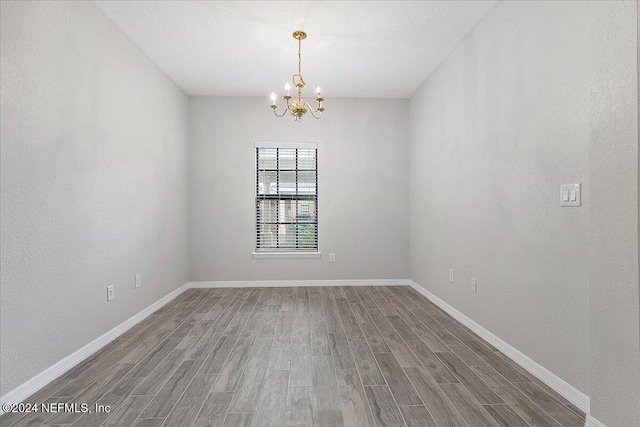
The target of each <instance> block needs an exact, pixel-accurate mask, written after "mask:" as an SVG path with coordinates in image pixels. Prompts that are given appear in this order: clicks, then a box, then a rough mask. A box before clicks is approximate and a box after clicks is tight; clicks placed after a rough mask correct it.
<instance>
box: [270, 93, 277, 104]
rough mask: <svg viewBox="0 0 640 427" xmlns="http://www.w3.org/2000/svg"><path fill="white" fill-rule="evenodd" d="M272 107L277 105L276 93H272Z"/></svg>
mask: <svg viewBox="0 0 640 427" xmlns="http://www.w3.org/2000/svg"><path fill="white" fill-rule="evenodd" d="M271 105H276V93H275V92H271Z"/></svg>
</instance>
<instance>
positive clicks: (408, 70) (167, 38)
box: [96, 0, 495, 98]
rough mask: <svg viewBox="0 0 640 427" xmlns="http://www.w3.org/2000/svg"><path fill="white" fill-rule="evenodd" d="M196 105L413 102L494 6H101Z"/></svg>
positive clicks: (102, 3) (411, 3) (242, 3)
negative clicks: (267, 99) (295, 88)
mask: <svg viewBox="0 0 640 427" xmlns="http://www.w3.org/2000/svg"><path fill="white" fill-rule="evenodd" d="M96 3H97V4H98V6H99V7H100V8H101V9H102V10H104V12H105V13H106V14H107V15H108V16H109V17H110V18H111V19H112V20H113V21H114V22H115V23H116V24H117V25H118V26H119V27H120V28H122V30H124V32H125V33H127V34H128V35H129V37H131V39H132V40H133V41H134V42H135V43H136V44H137V45H138V46H139V47H140V48H141V49H142V50H143V51H144V52H145V53H146V54H147V55H149V57H151V59H153V60H154V61H155V62H156V63H157V64H158V65H159V66H160V67H161V68H162V69H163V70H164V71H165V72H166V73H167V74H168V75H169V76H170V77H171V78H172V79H173V80H174V81H175V82H176V83H177V84H178V85H179V86H180V87H182V88H183V89H184V90H185V91H186V92H187V93H188V94H189V95H216V96H256V95H257V96H268V95H269V94H270V93H271V91H272V90H275V91H276V92H278V93H279V95H282V92H283V87H284V83H285V81H287V80H290V79H291V76H292V75H293V74H294V73H295V72H296V67H297V41H296V40H295V39H293V37H291V33H292V32H293V31H294V30H298V29H301V30H304V31H306V32H307V34H308V35H309V36H308V38H307V39H306V40H304V41H303V42H302V74H303V75H304V77H305V81H306V82H307V85H308V86H307V90H306V93H307V94H308V95H311V94H312V92H313V88H314V87H315V85H316V84H319V85H320V86H321V87H322V94H323V96H324V97H326V98H330V97H356V98H408V97H410V96H411V94H412V93H413V92H414V91H415V90H416V89H417V88H418V87H419V86H420V84H421V83H422V82H423V81H424V80H425V79H426V78H427V76H428V75H429V74H430V73H431V72H432V71H433V70H434V69H435V68H436V67H437V66H438V64H439V63H440V62H441V61H442V60H443V59H444V58H446V57H447V55H449V53H451V51H452V50H453V49H454V48H455V46H456V45H457V44H458V42H459V41H460V39H462V37H464V36H465V35H466V34H467V33H468V32H469V31H470V30H471V28H472V27H473V26H474V25H475V23H476V22H477V21H478V20H479V19H480V18H481V17H482V15H484V13H485V12H486V11H487V10H488V9H489V8H490V7H491V6H492V5H493V4H494V3H495V0H492V1H477V0H469V1H404V2H403V1H304V2H301V1H267V2H251V1H233V2H229V1H215V2H214V1H101V0H98V1H96Z"/></svg>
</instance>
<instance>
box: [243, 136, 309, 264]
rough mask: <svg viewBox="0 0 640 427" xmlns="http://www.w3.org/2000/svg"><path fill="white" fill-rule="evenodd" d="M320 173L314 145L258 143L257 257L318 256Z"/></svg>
mask: <svg viewBox="0 0 640 427" xmlns="http://www.w3.org/2000/svg"><path fill="white" fill-rule="evenodd" d="M317 171H318V149H317V144H315V143H298V144H284V143H282V144H273V143H256V251H255V254H257V255H259V254H260V253H289V254H291V253H297V254H304V253H307V254H311V253H313V254H318V174H317ZM255 254H254V255H255Z"/></svg>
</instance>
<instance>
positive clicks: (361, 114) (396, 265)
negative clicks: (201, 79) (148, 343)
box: [189, 97, 409, 281]
mask: <svg viewBox="0 0 640 427" xmlns="http://www.w3.org/2000/svg"><path fill="white" fill-rule="evenodd" d="M269 102H270V101H269V99H268V97H264V98H217V97H191V98H190V114H189V120H190V124H189V141H190V151H189V156H190V157H189V159H190V163H189V186H190V205H189V218H190V221H189V224H190V278H191V280H192V281H208V280H287V279H291V280H295V279H299V280H304V279H399V278H407V277H408V275H409V262H408V260H409V253H408V250H409V236H408V229H409V226H408V224H409V222H408V208H409V199H408V194H409V192H408V186H407V183H408V173H409V172H408V165H409V157H408V129H409V126H408V112H409V103H408V101H407V100H393V99H384V100H382V99H337V98H332V99H331V101H327V103H326V107H327V111H326V113H325V116H324V117H323V118H322V119H321V120H315V119H314V118H313V117H306V118H305V119H304V122H303V123H295V122H293V119H291V117H289V116H287V117H284V118H279V119H278V118H276V117H274V116H273V114H272V112H271V110H270V109H269ZM255 141H268V142H283V141H284V142H317V143H318V169H319V171H318V192H319V196H318V197H319V245H320V251H321V252H322V258H319V259H275V260H274V259H253V258H252V256H251V253H252V251H253V250H254V245H255V207H254V206H255V205H254V198H255V171H254V168H255V151H254V150H255V149H254V143H255ZM329 252H335V253H336V263H335V264H330V263H329Z"/></svg>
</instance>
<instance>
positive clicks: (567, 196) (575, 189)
mask: <svg viewBox="0 0 640 427" xmlns="http://www.w3.org/2000/svg"><path fill="white" fill-rule="evenodd" d="M581 190H582V185H581V184H565V185H561V186H560V206H566V207H571V206H582V191H581Z"/></svg>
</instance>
